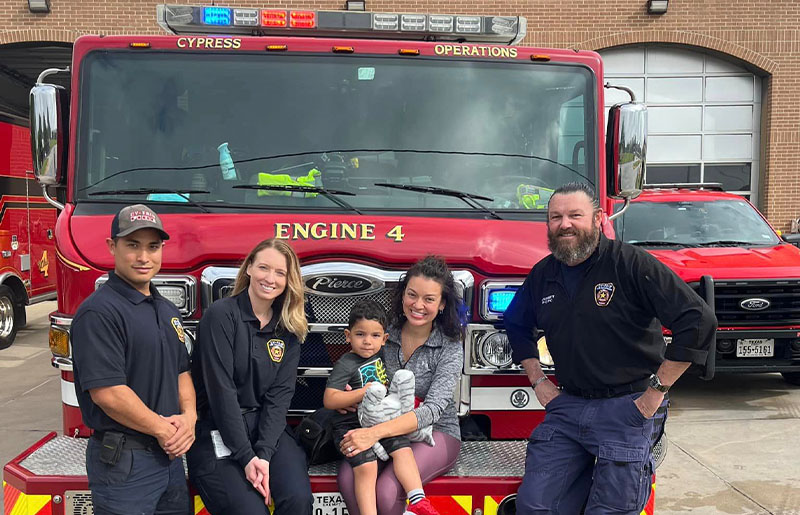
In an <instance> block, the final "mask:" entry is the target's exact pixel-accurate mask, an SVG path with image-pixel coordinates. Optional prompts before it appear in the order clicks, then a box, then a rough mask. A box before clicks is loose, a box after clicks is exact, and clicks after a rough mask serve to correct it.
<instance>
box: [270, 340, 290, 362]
mask: <svg viewBox="0 0 800 515" xmlns="http://www.w3.org/2000/svg"><path fill="white" fill-rule="evenodd" d="M267 350H268V351H269V357H270V359H272V361H274V362H275V363H280V362H281V361H282V360H283V355H284V353H285V352H286V342H284V341H283V340H281V339H280V338H273V339H271V340H269V341H268V342H267Z"/></svg>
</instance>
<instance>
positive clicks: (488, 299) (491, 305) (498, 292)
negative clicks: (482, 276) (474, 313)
mask: <svg viewBox="0 0 800 515" xmlns="http://www.w3.org/2000/svg"><path fill="white" fill-rule="evenodd" d="M521 284H522V281H486V282H484V283H483V284H482V285H481V317H483V319H484V320H498V319H500V317H502V316H503V313H504V312H505V310H506V308H508V305H509V304H511V300H512V299H513V298H514V295H516V294H517V290H518V289H519V287H520V285H521Z"/></svg>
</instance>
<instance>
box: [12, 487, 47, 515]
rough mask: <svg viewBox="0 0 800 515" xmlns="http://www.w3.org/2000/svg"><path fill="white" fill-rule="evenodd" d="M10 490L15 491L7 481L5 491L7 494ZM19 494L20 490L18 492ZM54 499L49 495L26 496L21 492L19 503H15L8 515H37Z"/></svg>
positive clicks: (18, 498)
mask: <svg viewBox="0 0 800 515" xmlns="http://www.w3.org/2000/svg"><path fill="white" fill-rule="evenodd" d="M9 489H14V490H16V488H14V487H10V486H7V485H6V483H5V481H4V482H3V490H4V491H5V492H6V493H7V492H8V490H9ZM17 491H18V492H19V490H17ZM51 500H52V498H51V497H50V496H49V495H26V494H24V493H22V492H19V497H17V501H16V502H15V503H14V506H12V507H11V511H9V512H7V514H8V515H37V514H38V513H39V512H40V511H42V508H44V507H46V506H47V505H48V504H50V501H51Z"/></svg>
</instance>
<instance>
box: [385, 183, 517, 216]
mask: <svg viewBox="0 0 800 515" xmlns="http://www.w3.org/2000/svg"><path fill="white" fill-rule="evenodd" d="M374 185H375V186H379V187H381V188H394V189H396V190H407V191H416V192H418V193H430V194H431V195H442V196H444V197H455V198H457V199H461V200H462V201H463V202H464V203H465V204H467V205H468V206H469V207H471V208H473V209H477V210H479V211H483V212H484V213H488V214H490V215H492V216H493V217H494V218H496V219H498V220H502V219H503V218H502V217H501V216H500V215H498V214H497V213H496V212H494V211H493V210H492V209H490V208H488V207H486V206H484V205H483V204H481V203H480V202H477V201H478V200H486V201H489V202H493V201H494V199H493V198H491V197H484V196H483V195H475V194H474V193H465V192H463V191H458V190H451V189H448V188H439V187H438V186H417V185H414V184H392V183H390V182H376V183H374Z"/></svg>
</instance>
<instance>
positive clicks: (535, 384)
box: [532, 375, 547, 390]
mask: <svg viewBox="0 0 800 515" xmlns="http://www.w3.org/2000/svg"><path fill="white" fill-rule="evenodd" d="M545 381H547V376H546V375H545V376H542V377H540V378H539V379H537V380H536V381H534V382H533V385H532V386H533V389H534V390H535V389H536V387H537V386H539V385H540V384H542V383H544V382H545Z"/></svg>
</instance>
